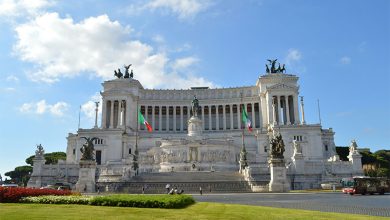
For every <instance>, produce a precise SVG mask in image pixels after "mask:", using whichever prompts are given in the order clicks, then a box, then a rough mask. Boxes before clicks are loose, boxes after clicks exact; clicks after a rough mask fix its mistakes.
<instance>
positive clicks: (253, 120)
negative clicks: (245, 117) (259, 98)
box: [251, 102, 256, 128]
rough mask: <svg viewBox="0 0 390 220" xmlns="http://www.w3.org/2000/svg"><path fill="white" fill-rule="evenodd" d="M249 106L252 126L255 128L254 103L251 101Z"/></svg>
mask: <svg viewBox="0 0 390 220" xmlns="http://www.w3.org/2000/svg"><path fill="white" fill-rule="evenodd" d="M251 107H252V120H251V122H252V128H256V118H255V117H256V116H255V103H253V102H252V103H251Z"/></svg>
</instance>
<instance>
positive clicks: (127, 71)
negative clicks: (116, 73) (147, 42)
mask: <svg viewBox="0 0 390 220" xmlns="http://www.w3.org/2000/svg"><path fill="white" fill-rule="evenodd" d="M124 67H125V70H126V71H125V76H124V77H123V78H130V73H129V68H130V67H131V64H129V65H127V66H126V65H124ZM131 78H133V77H131Z"/></svg>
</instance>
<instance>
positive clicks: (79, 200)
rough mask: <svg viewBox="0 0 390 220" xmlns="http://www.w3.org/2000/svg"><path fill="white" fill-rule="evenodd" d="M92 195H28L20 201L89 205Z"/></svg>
mask: <svg viewBox="0 0 390 220" xmlns="http://www.w3.org/2000/svg"><path fill="white" fill-rule="evenodd" d="M91 198H92V197H90V196H75V195H72V196H53V195H50V196H38V197H26V198H22V199H21V200H20V201H21V202H25V203H41V204H79V205H88V204H89V201H90V200H91Z"/></svg>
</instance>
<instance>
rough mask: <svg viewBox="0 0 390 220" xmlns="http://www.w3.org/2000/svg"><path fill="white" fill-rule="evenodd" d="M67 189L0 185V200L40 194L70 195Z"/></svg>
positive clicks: (8, 200) (16, 200)
mask: <svg viewBox="0 0 390 220" xmlns="http://www.w3.org/2000/svg"><path fill="white" fill-rule="evenodd" d="M71 194H72V192H71V191H69V190H63V191H62V190H55V189H34V188H22V187H16V188H8V187H0V202H19V201H20V199H21V198H23V197H30V196H42V195H58V196H63V195H71Z"/></svg>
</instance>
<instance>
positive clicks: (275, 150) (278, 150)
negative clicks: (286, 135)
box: [270, 133, 285, 159]
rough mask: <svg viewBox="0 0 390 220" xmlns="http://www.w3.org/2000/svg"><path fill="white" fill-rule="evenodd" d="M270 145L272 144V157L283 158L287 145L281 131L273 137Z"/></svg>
mask: <svg viewBox="0 0 390 220" xmlns="http://www.w3.org/2000/svg"><path fill="white" fill-rule="evenodd" d="M270 145H271V157H272V158H278V159H283V158H284V157H283V153H284V146H285V145H284V142H283V139H282V135H281V134H280V133H278V134H277V135H276V136H274V137H273V138H272V139H271V142H270Z"/></svg>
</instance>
